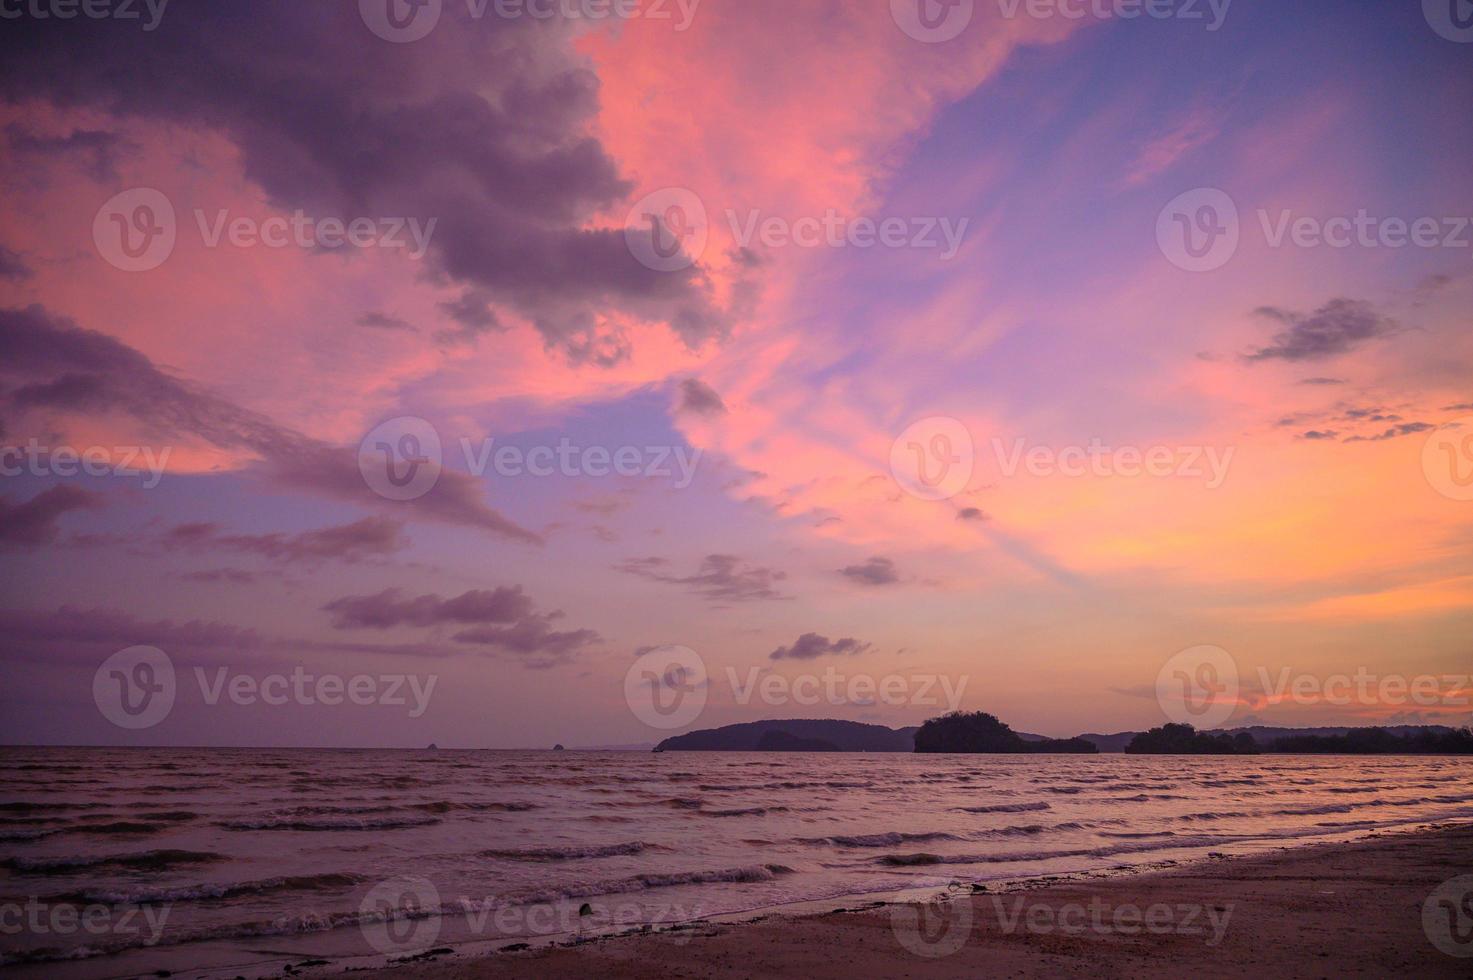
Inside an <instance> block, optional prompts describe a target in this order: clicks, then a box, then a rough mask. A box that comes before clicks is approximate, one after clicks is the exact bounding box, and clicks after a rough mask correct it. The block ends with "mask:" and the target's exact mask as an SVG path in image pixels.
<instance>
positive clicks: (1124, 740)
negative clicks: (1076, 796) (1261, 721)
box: [1023, 725, 1452, 752]
mask: <svg viewBox="0 0 1473 980" xmlns="http://www.w3.org/2000/svg"><path fill="white" fill-rule="evenodd" d="M1353 727H1354V726H1340V727H1333V726H1332V727H1328V728H1276V727H1273V726H1270V725H1250V726H1248V727H1246V728H1222V729H1214V730H1213V731H1212V732H1210V733H1209V734H1213V735H1233V736H1236V735H1241V734H1244V733H1246V734H1248V735H1251V736H1253V741H1255V742H1257V743H1258V745H1259V746H1260V747H1262V748H1264V749H1267V748H1268V747H1269V746H1271V745H1273V743H1275V742H1277V741H1278V740H1279V739H1281V738H1289V737H1291V736H1292V737H1297V736H1302V735H1314V736H1319V737H1322V738H1323V737H1338V736H1342V735H1345V734H1347V733H1348V732H1350V731H1351V730H1352V728H1353ZM1386 731H1388V732H1390V733H1391V734H1393V735H1397V736H1405V735H1416V734H1418V733H1421V732H1433V733H1437V734H1446V733H1447V732H1450V731H1452V729H1450V728H1448V727H1447V726H1446V725H1388V726H1386ZM1140 734H1142V733H1141V732H1116V733H1115V734H1113V735H1098V734H1094V733H1086V734H1084V735H1081V736H1079V737H1080V738H1082V739H1084V740H1085V741H1087V742H1093V743H1094V744H1095V745H1096V747H1098V748H1099V750H1100V751H1101V752H1124V751H1125V747H1126V746H1127V745H1129V744H1130V741H1131V740H1132V739H1133V738H1135V737H1136V736H1137V735H1140ZM1023 737H1024V738H1027V739H1032V738H1035V737H1036V736H1033V735H1024V736H1023Z"/></svg>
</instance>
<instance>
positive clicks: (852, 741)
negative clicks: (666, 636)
mask: <svg viewBox="0 0 1473 980" xmlns="http://www.w3.org/2000/svg"><path fill="white" fill-rule="evenodd" d="M770 733H776V734H775V735H772V737H767V736H769V735H770ZM915 733H916V730H915V729H914V728H886V727H885V726H884V725H866V724H864V723H863V722H858V721H837V720H834V719H830V718H792V719H787V720H782V721H747V722H742V723H741V724H738V725H726V726H724V727H722V728H703V729H701V730H700V731H694V732H687V733H686V734H684V735H674V736H671V737H670V738H667V739H665V740H664V741H663V742H661V743H660V744H659V745H657V746H655V751H656V752H774V751H827V752H913V751H915ZM764 737H767V738H766V742H765V744H764ZM795 742H813V743H823V746H824V747H818V748H813V749H794V748H792V747H791V746H793V745H794V744H795Z"/></svg>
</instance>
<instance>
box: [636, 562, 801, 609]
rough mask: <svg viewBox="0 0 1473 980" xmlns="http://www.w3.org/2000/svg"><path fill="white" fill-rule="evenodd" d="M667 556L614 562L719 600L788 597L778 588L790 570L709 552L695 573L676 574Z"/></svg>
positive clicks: (645, 576)
mask: <svg viewBox="0 0 1473 980" xmlns="http://www.w3.org/2000/svg"><path fill="white" fill-rule="evenodd" d="M669 564H670V563H669V562H668V561H667V560H666V559H664V558H631V559H629V560H628V561H625V562H621V563H620V564H618V565H616V566H614V567H615V568H617V569H618V570H619V571H621V572H628V573H629V574H630V575H638V576H639V577H640V578H645V579H649V580H650V581H652V582H665V583H667V584H670V585H683V586H686V587H687V588H688V589H689V590H690V591H692V592H694V593H696V594H697V595H700V596H704V597H705V598H707V599H713V600H719V601H747V600H757V599H787V598H791V597H790V596H786V595H783V594H782V593H781V592H780V591H778V589H777V588H776V586H777V583H779V582H781V581H783V580H784V579H786V578H787V577H788V575H787V573H786V572H783V571H780V570H778V569H774V568H766V567H764V566H761V565H751V564H748V563H746V562H743V561H742V560H741V559H740V558H738V557H737V556H736V555H707V556H706V557H705V558H703V559H701V564H700V567H699V568H697V569H696V572H695V574H694V575H672V574H670V573H669V572H667V571H665V569H666V568H668V567H669Z"/></svg>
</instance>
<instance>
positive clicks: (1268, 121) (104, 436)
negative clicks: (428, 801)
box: [0, 0, 1473, 748]
mask: <svg viewBox="0 0 1473 980" xmlns="http://www.w3.org/2000/svg"><path fill="white" fill-rule="evenodd" d="M1459 3H1460V0H1427V2H1426V3H1424V4H1421V5H1420V6H1419V4H1417V3H1412V2H1409V3H1399V4H1388V3H1384V2H1372V0H1365V2H1344V0H1335V2H1331V0H1303V2H1299V3H1294V4H1283V3H1270V2H1254V0H1233V2H1221V0H1219V2H1218V3H1212V4H1209V3H1207V2H1206V0H1175V2H1172V0H1159V2H1154V3H1151V4H1144V5H1143V4H1133V3H1131V2H1130V0H1090V2H1089V3H1084V2H1071V0H1063V2H1060V3H1047V2H1042V0H1032V2H1024V0H1019V2H1016V3H1014V2H1012V0H961V2H958V3H950V4H942V3H937V2H935V0H894V2H893V3H886V2H883V0H864V2H858V3H856V2H820V0H804V2H802V3H792V2H766V0H744V2H740V3H737V2H732V0H699V2H695V0H685V2H684V3H677V2H675V0H621V2H620V3H619V4H600V3H598V2H592V0H557V2H555V3H553V2H548V0H533V2H529V3H518V2H514V0H501V2H499V3H497V2H491V3H487V4H482V3H479V2H477V0H470V2H466V0H439V2H437V0H427V2H426V3H424V4H422V5H417V6H411V5H409V4H407V3H405V2H404V0H362V2H361V3H357V4H355V3H349V2H343V3H321V4H310V5H309V4H301V3H297V2H272V0H263V2H259V3H253V4H251V5H249V6H245V5H242V6H240V7H239V8H235V7H226V6H223V5H210V6H204V5H200V4H187V3H185V2H184V0H177V2H176V3H169V4H142V5H131V4H130V5H123V4H109V3H100V4H98V5H97V6H96V7H95V12H96V13H97V16H88V15H79V16H75V17H69V18H67V17H62V16H58V14H59V13H60V12H62V11H64V10H66V9H68V8H66V5H65V4H55V3H51V2H49V0H35V2H28V3H27V4H16V3H9V4H6V5H4V12H5V18H6V23H5V25H4V26H3V28H0V31H3V33H0V38H3V42H0V43H3V44H4V46H5V56H4V57H3V58H0V97H3V98H0V148H3V149H0V153H3V159H4V166H3V168H0V192H3V206H0V446H3V447H4V451H3V452H0V462H3V463H4V468H3V475H0V583H3V585H0V624H3V631H0V636H3V638H4V639H3V643H0V664H3V669H4V675H3V676H4V682H3V684H0V741H4V742H7V743H26V744H36V743H68V744H120V745H171V744H172V745H180V744H183V745H306V746H318V745H323V746H339V745H341V746H354V745H373V746H422V745H425V744H428V743H431V742H434V743H436V744H438V745H440V746H442V747H449V746H460V747H499V748H515V747H546V746H549V745H551V744H553V743H555V742H560V743H566V744H567V745H569V746H591V745H636V744H645V743H651V742H655V741H658V740H659V739H660V738H663V737H665V736H666V735H669V734H673V733H675V732H677V731H684V730H689V729H692V728H705V727H714V726H717V725H721V724H728V723H733V722H738V721H746V720H752V719H756V718H784V717H833V718H845V719H850V720H855V721H864V722H872V723H878V724H885V725H891V726H902V725H915V724H919V723H920V722H922V721H924V720H925V719H926V718H928V717H932V716H934V715H937V714H940V713H941V712H943V711H945V710H948V709H951V708H961V709H965V710H986V711H989V712H992V713H994V714H996V715H998V716H999V717H1001V718H1003V720H1005V721H1007V722H1008V723H1010V724H1012V725H1013V727H1014V728H1017V729H1019V730H1022V731H1029V732H1038V733H1041V734H1047V735H1053V736H1068V735H1074V734H1077V733H1080V732H1089V731H1093V732H1113V731H1121V730H1127V729H1141V728H1146V727H1150V726H1152V725H1158V724H1161V723H1162V722H1163V721H1165V720H1182V719H1180V718H1176V717H1175V714H1174V709H1173V706H1172V698H1171V697H1170V696H1166V695H1163V690H1164V688H1163V685H1164V686H1165V688H1170V687H1171V685H1172V684H1174V683H1176V681H1177V680H1178V679H1180V678H1186V684H1187V687H1185V688H1182V689H1181V692H1178V693H1179V695H1180V697H1179V698H1178V700H1180V699H1181V697H1185V698H1186V699H1187V701H1189V702H1190V703H1192V704H1195V705H1196V706H1197V709H1198V710H1197V711H1196V713H1195V714H1191V715H1190V717H1191V718H1193V719H1195V720H1199V721H1204V722H1208V723H1214V724H1252V723H1261V724H1273V725H1332V724H1373V723H1403V722H1405V723H1434V722H1437V723H1451V724H1466V723H1468V721H1469V720H1470V717H1473V700H1470V699H1473V689H1470V684H1469V681H1468V676H1467V675H1468V672H1469V670H1470V666H1473V639H1470V637H1473V629H1470V627H1473V380H1470V379H1473V370H1470V368H1473V323H1470V311H1473V228H1470V227H1469V226H1470V216H1473V170H1470V168H1469V160H1470V159H1473V114H1470V113H1469V112H1468V111H1467V108H1466V107H1467V102H1468V97H1469V95H1470V94H1473V43H1470V42H1473V27H1464V26H1462V25H1463V24H1464V23H1465V22H1466V17H1463V16H1461V15H1463V14H1465V13H1466V10H1465V6H1464V7H1460V6H1459ZM615 12H617V13H615ZM135 13H136V14H137V16H132V15H133V14H135ZM140 647H142V648H145V650H146V652H143V653H140V652H138V651H139V648H140ZM148 648H151V650H148ZM160 658H162V659H160ZM165 675H167V678H168V679H167V681H164V680H163V678H164V677H165ZM1347 677H1348V678H1352V679H1354V678H1359V679H1360V680H1359V681H1358V682H1357V683H1355V684H1352V685H1351V687H1353V688H1354V690H1355V692H1356V693H1354V694H1353V695H1352V696H1349V697H1343V696H1337V695H1336V693H1335V692H1336V691H1337V690H1342V688H1341V687H1337V683H1338V682H1339V681H1340V680H1341V679H1344V678H1347ZM324 678H326V680H325V681H324ZM1428 683H1431V684H1432V685H1433V686H1432V687H1430V688H1429V687H1427V684H1428ZM130 684H131V685H137V688H136V690H134V689H132V688H130V687H129V685H130ZM160 684H163V685H164V687H167V689H168V691H167V697H166V698H158V697H152V695H151V694H150V692H152V691H163V690H164V687H159V686H158V685H160ZM324 684H325V685H326V686H323V685H324ZM1192 685H1196V686H1195V687H1193V686H1192ZM1344 689H1345V690H1348V689H1349V688H1344ZM349 690H351V691H352V692H354V693H353V695H352V696H349V695H347V694H345V693H344V692H345V691H349ZM1409 690H1411V691H1420V692H1421V694H1420V695H1419V696H1412V695H1410V694H1408V691H1409ZM1203 691H1207V692H1209V694H1208V695H1206V696H1204V695H1203V693H1202V692H1203ZM814 692H821V693H819V694H817V695H816V696H815V695H814ZM1182 692H1184V693H1182ZM1210 692H1217V693H1215V694H1211V693H1210ZM1429 692H1435V696H1434V694H1429ZM140 698H142V700H139V699H140ZM662 698H664V700H661V699H662ZM672 698H673V700H672ZM1193 699H1195V700H1193ZM164 701H167V703H163V702H164ZM120 704H121V706H122V707H121V709H120ZM672 704H673V705H675V707H674V708H673V709H672V708H671V707H670V706H671V705H672ZM139 705H144V706H145V707H144V708H143V709H142V710H141V713H140V709H139ZM651 705H654V706H655V708H654V710H651ZM661 705H663V706H664V707H663V708H662V707H661ZM1203 705H1207V706H1208V708H1207V709H1206V710H1203V708H1202V706H1203ZM1177 707H1178V708H1179V705H1178V706H1177ZM1219 708H1220V709H1221V710H1218V709H1219Z"/></svg>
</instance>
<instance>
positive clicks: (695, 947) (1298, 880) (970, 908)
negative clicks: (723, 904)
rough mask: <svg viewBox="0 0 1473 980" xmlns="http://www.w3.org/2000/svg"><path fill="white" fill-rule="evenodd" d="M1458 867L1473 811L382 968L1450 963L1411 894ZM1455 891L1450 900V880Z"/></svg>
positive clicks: (1042, 972) (1439, 925) (825, 971)
mask: <svg viewBox="0 0 1473 980" xmlns="http://www.w3.org/2000/svg"><path fill="white" fill-rule="evenodd" d="M1470 873H1473V825H1467V824H1459V825H1439V826H1431V827H1426V828H1419V829H1416V830H1412V831H1406V832H1388V833H1376V834H1372V835H1369V836H1367V837H1365V838H1363V839H1359V840H1355V841H1350V842H1342V843H1325V844H1310V845H1301V846H1297V847H1289V848H1285V849H1282V850H1279V851H1276V852H1272V853H1266V854H1258V855H1247V856H1241V857H1225V858H1209V859H1208V860H1207V861H1204V862H1195V863H1191V864H1186V865H1182V866H1178V867H1169V868H1162V869H1158V870H1151V871H1144V872H1138V873H1133V874H1121V875H1113V876H1111V875H1109V874H1101V873H1092V874H1090V875H1085V876H1079V877H1069V878H1067V879H1064V880H1060V879H1054V880H1044V881H1036V882H1020V883H1014V884H1011V885H1006V884H1005V885H996V886H992V887H991V888H990V889H989V891H988V892H985V893H979V894H967V895H965V897H963V896H962V895H961V894H960V893H959V892H951V893H948V892H946V891H944V890H943V891H940V892H938V894H939V895H944V896H947V898H948V899H949V901H947V902H945V903H944V904H943V905H942V906H941V907H940V909H939V910H938V911H937V914H936V918H935V919H934V920H933V921H932V926H933V928H932V929H924V928H920V929H916V928H912V926H911V924H912V923H915V922H916V921H917V916H918V915H919V914H920V912H921V909H922V907H921V906H918V905H913V904H898V905H885V906H882V907H870V908H864V909H861V910H846V911H837V912H836V911H829V912H824V913H816V914H808V915H769V916H766V917H763V918H760V919H757V920H755V921H749V922H744V923H718V924H702V925H697V926H695V927H693V928H685V929H681V930H678V931H673V932H666V933H656V934H648V935H632V936H620V937H612V938H605V939H599V940H592V941H585V942H581V943H578V944H576V945H573V946H558V947H551V948H541V949H526V950H521V951H516V952H499V953H492V954H480V955H475V956H466V955H463V954H457V955H447V956H445V957H443V958H440V959H438V960H432V961H422V962H416V963H410V962H400V963H395V964H393V965H392V966H390V967H389V968H388V969H386V970H383V971H381V975H383V976H386V977H387V976H396V977H413V978H417V980H492V978H500V977H527V976H536V977H541V978H561V977H568V978H580V980H581V978H586V977H590V976H598V977H649V976H665V977H701V976H721V977H737V976H741V977H748V976H760V977H801V978H804V980H824V978H830V977H833V978H841V977H842V978H850V977H855V976H867V977H904V976H908V977H955V976H1050V977H1091V978H1098V977H1114V976H1121V977H1125V976H1129V977H1143V976H1144V977H1154V976H1162V977H1166V976H1172V977H1175V976H1182V975H1193V976H1198V977H1244V976H1255V977H1345V976H1367V977H1379V976H1417V977H1443V976H1446V977H1466V976H1468V975H1469V974H1470V972H1473V958H1469V957H1473V936H1469V935H1468V931H1469V930H1473V920H1470V919H1468V918H1467V917H1466V916H1463V917H1462V918H1461V919H1458V915H1459V914H1460V913H1458V912H1456V911H1455V913H1454V918H1453V919H1448V918H1447V917H1446V914H1447V912H1448V909H1446V908H1444V907H1441V906H1438V905H1437V904H1436V903H1435V900H1434V903H1433V909H1432V911H1433V914H1432V915H1430V917H1429V918H1428V919H1427V920H1426V922H1425V924H1424V907H1425V906H1426V905H1427V904H1428V899H1429V896H1433V895H1434V892H1436V891H1437V890H1438V889H1439V887H1440V886H1444V883H1446V882H1448V881H1449V879H1454V878H1456V877H1458V876H1460V875H1468V874H1470ZM1464 887H1466V883H1465V885H1464ZM1455 890H1456V889H1455ZM1449 894H1451V893H1449ZM1459 900H1460V901H1461V903H1462V905H1463V906H1464V910H1466V907H1467V904H1468V898H1467V892H1466V891H1462V892H1461V894H1460V895H1459V896H1455V897H1454V901H1455V902H1457V901H1459ZM862 904H868V903H862ZM1194 909H1195V910H1198V911H1197V912H1196V913H1195V914H1193V912H1192V910H1194ZM1117 912H1121V913H1123V914H1119V915H1117ZM1135 913H1139V914H1138V915H1137V914H1135ZM968 920H969V922H968ZM1454 922H1456V923H1457V926H1461V930H1462V931H1461V932H1460V931H1459V930H1458V928H1457V926H1454V925H1453V923H1454ZM1460 937H1461V938H1463V939H1464V940H1465V941H1464V942H1463V943H1459V942H1458V939H1459V938H1460ZM1436 943H1440V944H1441V945H1442V946H1443V947H1445V948H1446V949H1448V950H1451V952H1445V951H1444V950H1443V949H1440V948H1439V946H1438V945H1437V944H1436ZM1454 953H1462V954H1463V956H1462V957H1460V956H1457V955H1454Z"/></svg>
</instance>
